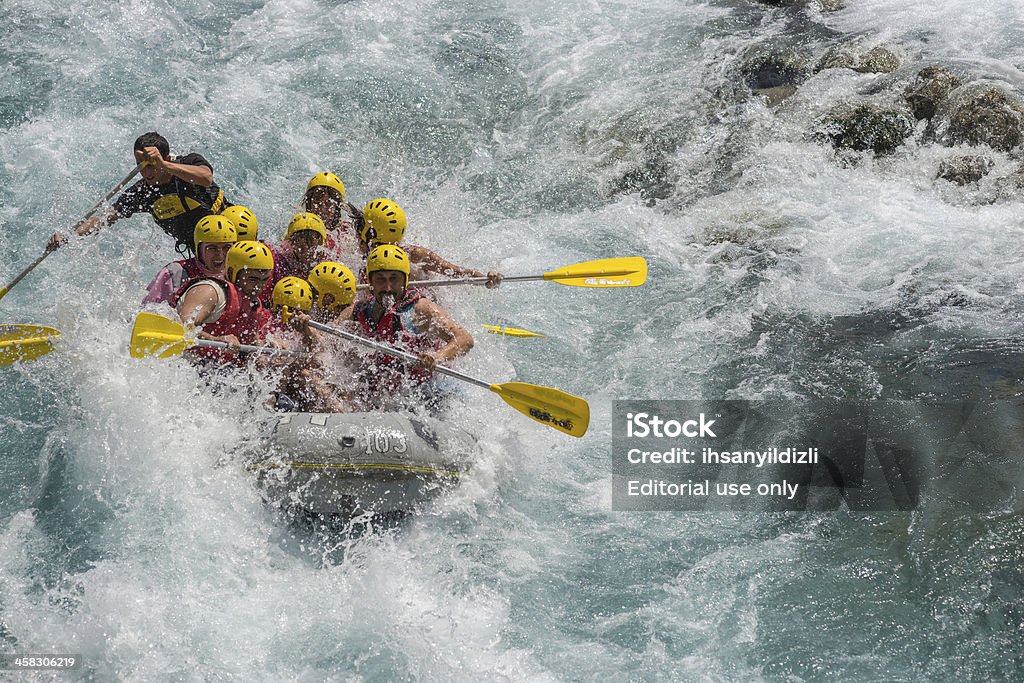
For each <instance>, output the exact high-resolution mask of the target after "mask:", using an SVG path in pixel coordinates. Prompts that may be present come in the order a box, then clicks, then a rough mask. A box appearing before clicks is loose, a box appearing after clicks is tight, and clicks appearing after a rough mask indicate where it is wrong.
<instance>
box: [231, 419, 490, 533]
mask: <svg viewBox="0 0 1024 683" xmlns="http://www.w3.org/2000/svg"><path fill="white" fill-rule="evenodd" d="M259 451H260V453H259V455H257V457H255V458H253V459H251V461H250V464H249V465H248V467H249V469H250V470H252V471H253V472H255V473H256V477H257V483H258V485H259V486H260V488H261V489H262V490H263V492H264V495H265V496H266V498H267V499H268V500H269V501H271V502H274V503H277V504H280V505H282V506H283V507H285V508H287V509H289V510H293V511H295V510H298V511H302V512H305V513H309V514H313V515H317V516H325V517H333V516H338V515H341V516H350V515H353V514H359V513H363V512H369V513H374V514H394V513H406V512H409V511H411V510H412V509H413V508H414V507H415V506H416V505H417V504H420V503H423V502H424V501H427V500H429V499H431V498H433V497H434V496H436V495H438V494H440V493H443V492H444V491H446V490H448V489H450V488H451V487H452V486H454V485H455V484H457V483H458V481H459V478H460V477H461V476H462V474H463V473H464V472H465V471H466V470H467V469H468V468H469V466H470V463H471V461H472V459H473V457H474V456H475V455H476V453H477V452H478V448H477V443H476V439H475V438H474V437H473V436H471V435H470V434H469V433H467V432H465V431H462V430H460V429H458V428H455V427H452V426H449V425H447V424H445V423H442V422H440V421H438V420H436V419H433V418H429V417H412V416H409V415H404V414H401V413H332V414H326V413H286V414H283V415H281V417H279V418H277V420H276V422H274V423H273V424H271V425H270V426H269V428H268V433H267V435H266V437H265V439H264V441H263V444H262V446H261V447H260V449H259Z"/></svg>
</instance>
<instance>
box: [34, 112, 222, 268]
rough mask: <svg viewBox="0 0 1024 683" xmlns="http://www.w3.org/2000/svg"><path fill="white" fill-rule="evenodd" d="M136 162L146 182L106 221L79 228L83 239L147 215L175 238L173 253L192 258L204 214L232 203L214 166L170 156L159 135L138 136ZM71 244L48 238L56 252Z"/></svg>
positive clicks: (97, 220) (191, 155)
mask: <svg viewBox="0 0 1024 683" xmlns="http://www.w3.org/2000/svg"><path fill="white" fill-rule="evenodd" d="M133 152H134V154H135V161H136V163H139V164H142V165H143V166H142V170H141V171H140V173H141V174H142V180H140V181H139V182H137V183H135V184H134V185H132V186H131V187H129V188H128V189H126V190H125V191H124V192H123V193H122V194H121V196H120V197H118V198H117V200H116V201H115V202H114V205H113V207H111V209H110V211H108V212H107V214H106V216H105V217H102V218H101V217H100V216H94V217H92V218H90V219H89V220H86V221H84V222H82V223H80V224H79V225H78V226H76V227H75V233H76V234H78V235H79V236H84V235H88V234H91V233H93V232H95V231H96V230H98V229H99V228H100V226H101V225H103V224H106V225H112V224H113V223H115V222H117V221H118V220H120V219H122V218H127V217H129V216H132V215H134V214H136V213H139V212H142V211H145V212H147V213H149V214H150V215H151V216H153V220H154V221H156V224H157V225H159V226H160V227H161V228H163V230H164V232H166V233H167V234H168V235H170V236H171V237H173V238H174V242H175V250H176V251H177V252H178V253H179V254H182V255H186V256H191V255H192V254H193V250H192V231H193V230H194V229H195V227H196V223H198V222H199V220H200V219H202V218H204V217H205V216H209V215H213V214H218V213H220V212H221V211H222V210H224V209H225V208H226V207H228V206H230V205H231V203H230V202H229V201H227V199H226V198H225V197H224V193H223V191H221V189H220V188H219V187H218V186H217V184H216V183H215V182H214V181H213V167H212V166H210V162H208V161H207V160H206V159H205V158H204V157H203V156H202V155H201V154H196V153H194V152H192V153H189V154H185V155H183V156H177V157H172V156H171V153H170V146H169V144H168V142H167V139H166V138H164V137H163V136H162V135H160V134H159V133H156V132H149V133H145V134H143V135H140V136H139V137H138V139H136V140H135V145H134V148H133ZM66 241H67V237H66V236H65V235H63V234H61V233H55V234H54V235H53V237H51V238H50V243H49V245H48V247H47V248H48V249H50V250H53V249H56V248H57V247H59V246H61V245H62V244H63V243H64V242H66Z"/></svg>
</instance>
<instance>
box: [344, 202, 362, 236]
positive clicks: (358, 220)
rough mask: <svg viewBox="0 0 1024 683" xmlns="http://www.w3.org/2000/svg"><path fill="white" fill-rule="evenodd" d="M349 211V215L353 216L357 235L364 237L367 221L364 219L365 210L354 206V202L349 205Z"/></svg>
mask: <svg viewBox="0 0 1024 683" xmlns="http://www.w3.org/2000/svg"><path fill="white" fill-rule="evenodd" d="M348 210H349V213H351V214H352V219H353V220H352V223H353V226H354V227H355V229H356V234H357V235H362V234H363V227H364V226H365V225H366V219H365V218H363V210H362V209H360V208H359V207H358V206H356V205H355V204H353V203H352V202H349V203H348Z"/></svg>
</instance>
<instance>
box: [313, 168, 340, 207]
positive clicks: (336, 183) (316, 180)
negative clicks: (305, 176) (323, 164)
mask: <svg viewBox="0 0 1024 683" xmlns="http://www.w3.org/2000/svg"><path fill="white" fill-rule="evenodd" d="M314 187H329V188H331V189H332V190H334V191H335V192H337V193H338V194H340V195H341V200H342V201H345V183H343V182H341V178H339V177H338V176H336V175H334V174H333V173H331V172H330V171H322V172H320V173H317V174H316V175H315V176H313V177H312V178H310V180H309V184H308V185H306V192H307V193H308V192H309V191H310V190H312V189H313V188H314Z"/></svg>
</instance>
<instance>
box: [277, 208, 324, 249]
mask: <svg viewBox="0 0 1024 683" xmlns="http://www.w3.org/2000/svg"><path fill="white" fill-rule="evenodd" d="M303 230H312V231H313V232H315V233H317V234H319V235H320V244H323V243H324V242H325V241H326V240H327V228H325V227H324V221H323V219H322V218H320V216H317V215H316V214H315V213H309V212H308V211H303V212H302V213H297V214H295V215H294V216H292V219H291V220H290V221H288V229H287V230H285V233H284V238H285V239H288V238H289V237H291V236H292V235H294V234H295V233H297V232H302V231H303Z"/></svg>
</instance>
